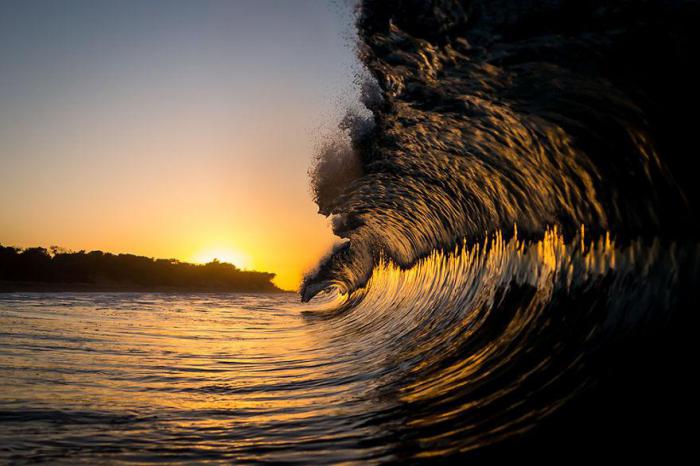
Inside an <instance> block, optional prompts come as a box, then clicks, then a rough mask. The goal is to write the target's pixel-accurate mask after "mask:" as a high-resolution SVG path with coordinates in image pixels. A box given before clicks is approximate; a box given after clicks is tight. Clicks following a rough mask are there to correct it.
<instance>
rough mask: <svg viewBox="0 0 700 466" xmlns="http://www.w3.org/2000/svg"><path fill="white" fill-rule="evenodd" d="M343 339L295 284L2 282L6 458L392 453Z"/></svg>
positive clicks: (372, 394) (376, 401) (378, 403)
mask: <svg viewBox="0 0 700 466" xmlns="http://www.w3.org/2000/svg"><path fill="white" fill-rule="evenodd" d="M339 340H340V341H342V340H343V335H341V334H339V332H338V329H337V328H336V327H335V326H334V325H329V324H328V323H327V322H310V321H308V319H304V318H303V317H302V315H301V313H300V306H299V304H298V297H297V296H296V295H292V294H270V295H265V294H260V295H242V294H157V293H156V294H132V293H115V294H99V293H58V294H32V293H28V294H4V295H0V462H2V463H5V462H7V463H14V462H20V463H35V462H47V463H61V462H62V463H66V464H75V463H80V462H84V463H88V464H90V463H93V464H94V463H95V462H104V461H127V462H136V463H142V462H149V461H155V462H161V463H162V462H169V461H175V462H191V461H208V460H236V461H240V462H245V461H255V462H257V461H262V460H269V461H298V462H300V463H304V462H308V461H312V460H314V459H316V458H322V459H326V460H327V461H328V460H330V459H333V460H351V459H358V458H361V457H366V456H374V455H377V457H379V456H381V455H382V454H383V453H382V451H381V450H382V449H381V448H378V447H376V446H372V445H363V444H362V440H363V439H364V438H371V437H372V436H373V435H375V434H376V432H375V430H376V428H375V427H373V426H371V425H367V424H366V422H365V421H366V420H367V419H368V417H370V416H371V413H375V412H381V411H382V410H384V409H386V408H387V407H388V406H389V405H391V404H392V402H391V401H390V400H382V399H381V398H378V397H377V396H376V384H377V383H379V381H380V380H381V377H380V376H381V374H382V373H383V372H386V371H387V367H386V366H385V365H384V364H382V363H381V361H376V362H375V364H374V367H363V369H362V371H359V372H358V367H357V365H356V364H355V363H354V362H353V361H356V359H357V358H358V357H360V356H361V354H362V353H367V352H371V348H368V347H361V346H356V347H354V348H353V351H352V352H345V351H344V350H345V349H347V347H346V346H345V345H343V344H339ZM365 357H366V354H365ZM363 424H365V425H363Z"/></svg>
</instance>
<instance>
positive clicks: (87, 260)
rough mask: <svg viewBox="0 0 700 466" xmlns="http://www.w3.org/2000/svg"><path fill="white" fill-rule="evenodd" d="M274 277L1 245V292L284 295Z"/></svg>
mask: <svg viewBox="0 0 700 466" xmlns="http://www.w3.org/2000/svg"><path fill="white" fill-rule="evenodd" d="M274 277H275V274H274V273H269V272H257V271H250V270H240V269H239V268H238V267H236V266H235V265H233V264H229V263H226V262H219V261H216V260H215V261H213V262H210V263H208V264H191V263H188V262H181V261H178V260H175V259H154V258H150V257H144V256H136V255H133V254H111V253H108V252H102V251H90V252H85V251H78V252H74V251H65V250H62V249H60V248H56V247H54V248H51V249H45V248H40V247H37V248H26V249H20V248H15V247H7V246H2V245H0V292H5V293H7V292H64V291H70V292H185V293H194V292H218V293H221V292H256V293H283V292H285V290H282V289H280V288H278V287H277V286H276V285H275V284H273V283H272V279H273V278H274Z"/></svg>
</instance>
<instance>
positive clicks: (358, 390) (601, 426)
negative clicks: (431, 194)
mask: <svg viewBox="0 0 700 466" xmlns="http://www.w3.org/2000/svg"><path fill="white" fill-rule="evenodd" d="M697 256H698V248H697V246H692V245H691V246H686V247H678V246H673V247H669V248H664V247H663V246H662V245H660V244H659V243H658V242H657V243H654V244H651V245H645V244H644V243H642V242H637V243H635V244H634V245H632V246H630V247H628V248H620V249H617V248H616V247H615V246H614V244H613V243H612V242H611V241H610V240H609V238H607V239H601V240H599V241H598V242H593V241H591V242H586V240H585V239H583V240H581V241H580V242H579V243H577V244H575V245H568V244H566V243H565V242H564V241H563V239H562V237H561V236H559V235H558V234H557V233H556V232H555V231H552V232H549V233H548V235H547V236H546V237H545V238H544V239H543V240H542V241H540V242H538V243H532V244H531V243H528V242H525V241H520V240H517V239H512V240H508V241H506V240H504V239H503V238H502V237H501V236H500V235H496V236H495V237H494V238H493V239H492V240H491V241H489V242H485V243H484V244H481V245H477V246H474V247H468V246H467V245H466V244H465V245H463V246H462V247H459V248H456V249H455V250H453V251H450V252H446V253H435V254H433V255H431V256H429V257H427V258H426V259H424V260H422V261H420V262H418V263H417V264H416V265H415V266H414V267H413V268H411V269H409V270H402V269H400V268H399V267H397V266H395V265H393V264H392V263H390V262H382V263H380V264H379V265H378V267H377V268H376V269H375V271H374V274H373V276H372V278H371V279H370V282H369V283H368V284H367V286H366V288H363V289H362V290H360V291H358V292H355V293H353V294H342V293H337V292H336V293H331V292H326V293H321V294H320V295H319V296H317V297H316V298H315V299H313V300H312V301H311V302H310V303H306V304H302V303H300V302H299V297H298V295H295V294H257V295H247V294H167V293H114V294H102V293H23V294H16V293H15V294H1V295H0V463H8V464H27V463H51V464H56V463H63V464H77V463H86V464H95V463H121V462H132V463H138V464H142V463H149V462H158V463H200V462H201V463H206V462H235V463H254V464H260V463H275V464H278V463H286V464H290V463H296V464H311V463H317V464H338V463H348V464H386V463H396V462H398V463H411V464H417V463H424V462H427V463H433V462H441V461H450V459H453V458H456V457H458V458H465V457H466V458H469V459H470V460H471V461H472V462H477V463H478V462H479V461H480V460H483V461H486V462H487V463H489V462H491V461H495V460H504V459H513V458H517V457H536V458H538V459H540V460H547V459H549V460H553V461H555V460H560V459H561V458H569V457H570V456H571V454H572V453H571V452H577V453H576V455H577V458H585V457H587V455H588V456H590V457H591V458H595V457H598V455H600V454H602V452H605V454H606V455H608V457H613V458H615V457H619V458H634V457H636V456H639V455H642V456H649V455H652V454H659V453H661V452H663V453H664V455H665V457H671V453H673V454H678V455H682V454H683V448H682V447H683V445H689V443H684V441H683V438H684V436H686V437H687V436H688V435H690V434H689V432H688V431H687V430H686V429H685V428H684V427H683V423H681V422H679V421H676V416H679V415H680V414H679V413H680V412H682V411H681V409H682V407H683V406H685V405H686V403H687V402H688V400H690V399H691V395H690V383H689V377H690V374H691V372H689V371H688V370H687V368H688V367H689V366H690V365H691V364H692V363H691V358H692V354H693V353H691V352H690V351H689V346H690V344H689V341H690V340H688V339H687V336H688V332H689V329H688V328H687V327H685V326H684V325H683V324H684V323H686V322H687V320H686V317H687V315H688V312H689V311H688V309H689V306H690V303H693V302H696V301H694V300H695V296H696V291H695V290H694V289H693V287H692V286H689V285H692V284H693V283H696V282H697V280H696V278H697V276H696V274H697V266H696V265H695V264H696V263H697V262H696V260H695V258H696V257H697ZM689 280H690V281H689ZM686 440H687V439H686ZM639 442H642V445H644V446H643V447H641V446H640V443H639Z"/></svg>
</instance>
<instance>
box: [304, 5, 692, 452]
mask: <svg viewBox="0 0 700 466" xmlns="http://www.w3.org/2000/svg"><path fill="white" fill-rule="evenodd" d="M699 18H700V6H699V5H698V3H697V2H693V1H684V0H669V1H652V0H649V1H642V2H638V1H637V2H635V1H627V0H617V1H613V2H610V1H602V0H591V1H586V2H580V1H567V0H551V1H546V2H535V1H529V0H519V1H516V0H512V1H508V0H496V1H494V0H490V1H487V0H471V1H469V0H464V1H457V0H433V1H414V0H392V1H380V0H365V1H364V2H362V3H361V5H360V7H359V16H358V20H357V29H358V35H359V46H358V49H359V56H360V59H361V61H362V62H363V64H364V65H365V67H366V69H367V71H368V74H369V77H368V79H366V80H365V81H364V82H363V95H364V97H363V103H364V105H365V107H366V108H367V111H368V116H362V115H359V116H358V115H357V114H350V115H349V116H348V117H347V118H346V119H345V120H344V122H343V125H342V126H341V129H342V130H343V132H344V134H345V135H346V136H347V142H343V141H342V140H334V141H333V142H332V143H329V144H328V145H327V146H326V147H325V148H324V150H322V151H321V153H320V155H319V157H318V159H317V161H316V164H315V166H314V167H313V168H312V170H311V174H312V187H313V192H314V195H315V200H316V202H317V204H318V206H319V212H320V213H321V214H323V215H327V216H329V217H330V218H331V219H332V221H333V228H334V232H335V233H336V234H337V235H338V236H339V237H341V238H343V240H344V241H343V243H341V244H340V245H338V246H337V247H336V248H335V250H334V251H332V252H331V253H330V254H329V256H328V257H326V258H325V259H323V260H322V261H321V263H320V264H319V266H318V268H317V270H316V271H315V272H314V273H312V274H310V275H308V276H307V277H306V278H305V280H304V283H303V285H302V289H301V294H302V300H304V301H309V300H311V299H312V298H314V297H315V296H317V295H320V294H324V292H325V293H331V294H333V293H335V294H336V295H337V296H338V298H337V300H336V301H333V302H331V303H326V304H325V305H324V306H323V310H322V311H318V312H310V313H308V315H309V316H310V317H311V318H323V319H335V320H337V321H338V323H337V325H344V326H345V327H343V330H344V331H345V332H346V333H350V334H353V332H356V334H357V339H359V340H360V341H361V340H362V339H363V338H369V337H367V335H375V334H377V332H379V333H380V334H382V335H385V336H387V338H386V339H385V340H383V341H381V342H377V341H368V342H367V344H368V345H370V344H374V345H376V344H383V345H388V346H389V347H392V345H393V346H401V347H402V351H400V352H398V354H401V355H402V359H401V360H398V361H394V363H395V365H396V367H397V368H402V369H397V377H398V379H399V380H400V383H398V386H400V387H401V388H400V389H398V390H396V393H394V396H399V397H400V399H401V400H402V401H404V402H405V404H406V405H407V407H408V408H409V409H407V410H406V412H408V413H411V415H409V416H408V418H409V419H407V420H406V422H408V425H410V426H411V428H410V429H408V430H406V429H400V430H401V432H402V433H401V435H404V436H408V437H410V438H414V439H415V442H416V447H415V448H416V450H415V454H416V455H417V456H421V455H426V456H429V455H435V454H437V455H441V454H447V453H456V452H464V451H468V450H472V449H476V448H479V447H483V446H485V445H490V444H493V443H497V442H499V441H501V440H503V439H504V438H506V437H509V436H511V435H513V434H515V433H522V432H524V431H527V430H529V429H531V428H533V427H534V426H537V425H539V424H542V423H543V424H544V425H546V424H547V423H546V422H544V421H542V420H543V419H546V418H549V417H550V416H552V413H554V412H556V411H558V409H559V408H560V407H561V406H562V405H564V404H568V403H566V402H567V401H569V400H571V399H577V398H578V393H579V392H587V393H588V392H589V390H588V388H589V387H591V386H597V385H603V386H607V387H608V390H609V392H608V393H617V396H610V397H608V399H613V400H616V402H619V403H620V405H619V406H623V405H624V406H629V404H627V405H625V403H623V402H622V401H621V400H622V399H623V397H622V396H621V395H620V393H622V389H621V388H620V387H625V388H626V389H629V388H630V385H629V384H630V383H632V382H631V381H636V382H639V381H640V380H641V378H640V376H639V374H642V373H643V372H644V370H645V369H644V368H642V366H641V363H639V361H640V360H639V359H638V356H639V355H642V354H644V355H645V357H648V358H649V360H654V361H657V362H659V363H660V364H665V365H666V366H667V368H679V367H682V366H683V364H685V361H687V357H688V356H687V355H688V353H687V352H685V351H684V350H680V349H679V348H678V347H677V345H674V344H672V343H670V342H672V341H675V340H679V341H680V340H683V338H684V337H683V335H684V333H683V332H684V330H683V329H684V328H685V326H686V325H688V324H687V322H688V316H689V312H690V311H689V309H692V307H693V304H692V303H694V302H696V301H697V300H696V296H695V293H694V289H695V288H696V287H697V284H698V280H697V279H698V273H697V264H698V260H697V258H698V257H700V254H699V250H698V246H697V245H698V241H697V239H698V216H697V214H696V209H697V206H698V202H699V200H700V194H699V193H700V191H699V190H698V188H697V183H696V182H695V178H696V175H695V173H696V172H695V170H694V168H693V165H692V160H691V159H692V157H689V156H688V151H689V150H690V148H694V147H696V141H695V139H696V138H695V135H694V134H695V130H694V128H693V125H694V123H693V121H692V119H690V118H688V116H687V115H688V112H687V110H688V109H691V110H692V109H695V108H698V104H699V103H700V100H699V99H698V86H697V85H696V83H697V82H698V81H697V78H698V76H697V71H696V70H695V69H694V67H693V66H692V61H693V60H692V59H691V57H696V56H698V46H697V44H700V40H698V39H700V38H698V37H697V36H698V35H699V33H698V30H697V28H696V27H695V24H696V22H697V20H698V19H699ZM583 225H585V229H586V235H588V236H590V237H594V238H603V239H602V240H600V241H598V242H596V243H594V244H593V245H591V244H589V245H588V246H586V240H585V237H586V235H585V234H584V229H583V228H584V227H583ZM500 232H507V233H506V234H505V235H503V234H502V233H500ZM511 232H512V233H511ZM494 235H495V236H494ZM565 238H568V240H567V239H565ZM611 238H612V239H611ZM613 244H617V246H614V245H613ZM317 299H318V298H317ZM324 299H327V298H324ZM630 342H634V344H632V343H630ZM625 345H628V348H635V351H638V353H637V355H635V354H633V353H632V352H631V351H632V350H622V349H621V348H622V347H623V346H625ZM649 347H653V348H654V349H655V352H656V353H655V355H654V356H653V357H652V356H651V355H650V354H649V353H648V351H647V350H646V349H645V348H649ZM679 354H680V355H679ZM601 355H605V356H604V357H603V356H601ZM602 359H605V362H601V360H602ZM625 365H626V366H625ZM623 366H625V367H628V368H632V367H634V368H635V370H634V371H633V370H632V369H629V370H619V371H618V369H619V368H620V367H623ZM610 371H613V372H615V371H618V372H619V374H624V377H623V376H622V375H620V376H618V377H612V379H615V382H614V383H612V382H609V381H610V380H611V378H610V377H607V376H605V375H604V374H609V373H610ZM669 371H670V372H669ZM669 371H661V372H663V373H664V374H665V377H668V380H669V381H671V380H677V379H678V377H679V376H678V374H677V373H675V372H673V371H671V370H670V369H669ZM662 379H663V377H661V378H659V379H655V380H656V381H655V383H653V384H650V385H649V386H650V387H651V386H653V387H656V388H659V387H660V386H663V385H664V382H663V381H662ZM604 380H607V381H608V382H609V383H607V385H606V383H603V381H604ZM611 387H613V388H611ZM394 388H396V387H394ZM672 391H673V388H672V387H671V388H669V387H668V386H666V387H665V390H660V393H661V392H663V393H665V394H666V395H668V396H672V395H671V394H670V392H672ZM397 393H398V395H397ZM645 393H648V392H645ZM640 397H641V395H640ZM601 399H606V398H605V396H604V395H600V398H597V399H596V400H597V401H596V403H594V405H595V406H594V407H595V409H592V412H598V413H599V414H601V415H606V416H612V415H611V414H610V413H609V412H608V413H601V411H600V410H601V409H602V408H601V406H605V407H607V408H609V409H611V410H615V409H618V408H619V406H617V405H616V406H612V405H610V403H605V402H603V403H601V402H600V401H601ZM632 399H634V400H636V401H639V400H640V399H641V398H637V397H632ZM577 403H578V404H576V403H573V404H574V405H577V406H579V409H580V411H581V412H580V413H579V414H580V415H581V416H582V417H581V419H585V418H586V416H585V411H586V409H588V408H591V407H592V406H593V405H586V404H585V403H583V404H582V402H577ZM581 406H585V407H586V408H581ZM630 409H631V408H630ZM618 411H620V409H618ZM620 412H624V414H626V415H627V416H628V417H627V418H628V419H632V418H635V416H633V415H631V414H630V411H624V410H622V411H620ZM620 416H622V414H620ZM613 417H614V416H613ZM622 417H624V416H622ZM622 417H621V418H622ZM652 417H653V416H652ZM589 419H590V418H589ZM621 422H622V421H621ZM567 425H568V426H569V427H570V426H571V424H567ZM579 425H586V426H587V427H590V425H587V424H585V423H583V424H579ZM645 425H647V426H648V425H649V424H648V423H647V424H645ZM538 428H539V427H538ZM596 428H598V429H599V430H601V431H605V429H604V428H601V427H600V426H596ZM625 429H627V430H629V431H630V432H632V431H633V432H636V433H637V434H639V435H641V434H640V431H639V429H634V428H631V427H630V426H628V425H625ZM657 430H658V429H656V430H654V432H656V431H657ZM549 434H551V435H555V434H556V428H553V430H550V432H549ZM555 436H556V435H555ZM564 443H566V442H564Z"/></svg>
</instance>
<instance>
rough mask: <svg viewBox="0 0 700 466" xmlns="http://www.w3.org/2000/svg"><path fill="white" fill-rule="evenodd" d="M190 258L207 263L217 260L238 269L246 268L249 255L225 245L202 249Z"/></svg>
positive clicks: (248, 263)
mask: <svg viewBox="0 0 700 466" xmlns="http://www.w3.org/2000/svg"><path fill="white" fill-rule="evenodd" d="M191 260H192V262H194V263H197V264H207V263H209V262H212V261H214V260H218V261H219V262H228V263H229V264H233V265H235V266H236V267H238V268H240V269H247V268H249V267H250V257H249V256H248V255H247V254H244V253H242V252H240V251H236V250H235V249H231V248H226V247H215V248H208V249H204V250H202V251H200V252H199V253H197V254H195V255H194V256H193V257H192V259H191Z"/></svg>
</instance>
